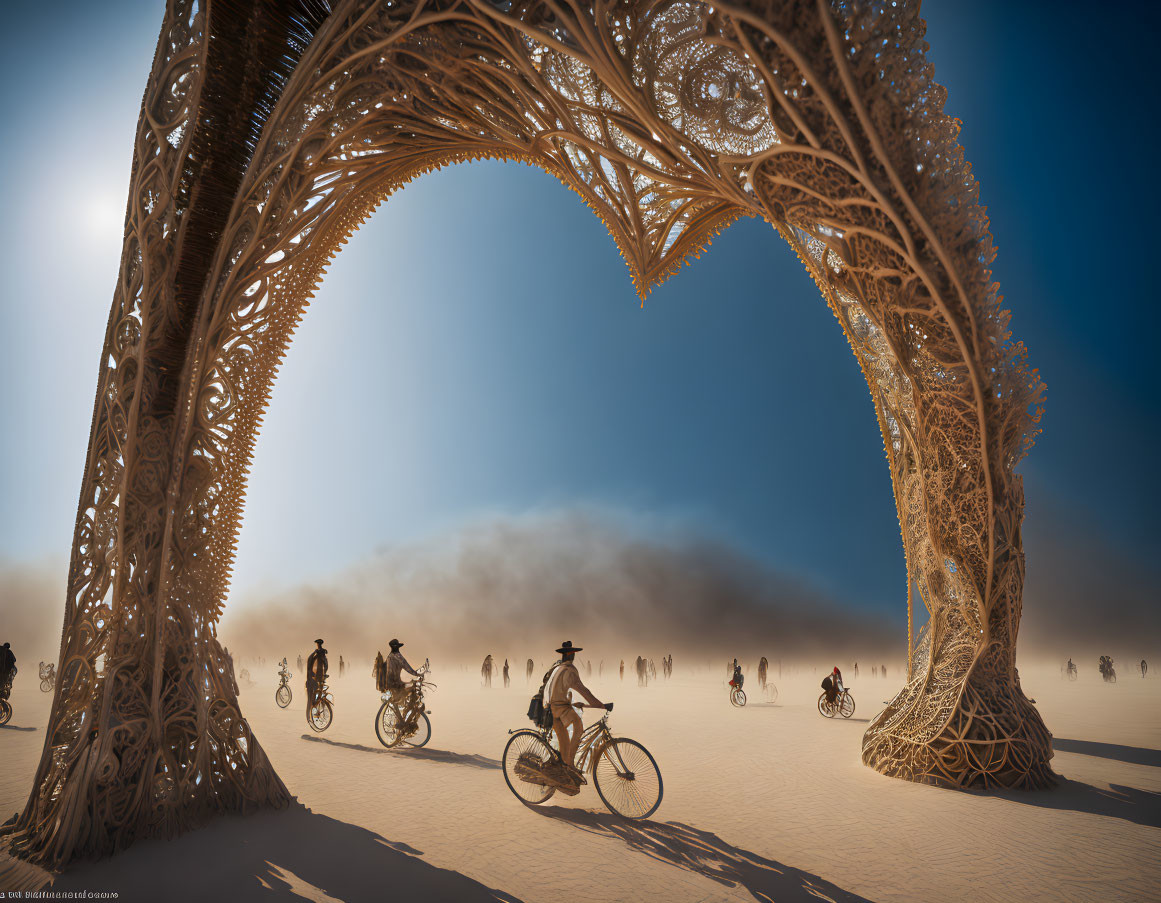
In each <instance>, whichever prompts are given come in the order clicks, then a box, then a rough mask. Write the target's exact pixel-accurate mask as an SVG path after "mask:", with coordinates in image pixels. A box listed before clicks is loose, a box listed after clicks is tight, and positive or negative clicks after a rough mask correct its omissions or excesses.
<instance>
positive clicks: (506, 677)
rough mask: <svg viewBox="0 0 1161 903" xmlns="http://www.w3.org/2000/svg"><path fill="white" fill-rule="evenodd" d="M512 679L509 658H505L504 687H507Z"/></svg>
mask: <svg viewBox="0 0 1161 903" xmlns="http://www.w3.org/2000/svg"><path fill="white" fill-rule="evenodd" d="M509 683H510V681H509V680H508V659H504V688H505V689H507V687H508V684H509Z"/></svg>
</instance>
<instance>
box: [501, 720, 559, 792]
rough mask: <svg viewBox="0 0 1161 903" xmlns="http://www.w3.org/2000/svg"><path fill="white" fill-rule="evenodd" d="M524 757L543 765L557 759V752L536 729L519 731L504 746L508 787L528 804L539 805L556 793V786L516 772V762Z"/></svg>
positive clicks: (505, 774) (505, 777)
mask: <svg viewBox="0 0 1161 903" xmlns="http://www.w3.org/2000/svg"><path fill="white" fill-rule="evenodd" d="M522 757H529V758H530V759H531V760H532V761H534V762H535V763H536V764H538V765H541V766H542V765H544V764H545V763H547V762H551V761H552V760H553V759H555V758H556V754H555V753H554V752H553V751H552V749H551V747H549V746H548V744H547V743H545V742H544V738H543V737H541V736H540V734H538V733H536V731H527V730H526V731H517V732H516V733H514V734H513V735H512V737H511V739H509V740H508V744H507V745H506V746H505V747H504V762H503V764H504V781H505V783H507V785H508V789H509V790H511V791H512V793H513V794H515V796H516V798H517V799H518V800H520V802H522V803H524V804H525V805H526V806H538V805H540V804H541V803H543V802H545V801H547V800H548V798H549V797H551V796H552V795H553V794H554V793H556V788H555V787H549V786H547V785H545V784H533V783H531V782H529V781H526V780H524V779H523V778H521V777H520V776H519V775H518V774H517V773H516V763H517V762H518V761H519V760H520V759H521V758H522Z"/></svg>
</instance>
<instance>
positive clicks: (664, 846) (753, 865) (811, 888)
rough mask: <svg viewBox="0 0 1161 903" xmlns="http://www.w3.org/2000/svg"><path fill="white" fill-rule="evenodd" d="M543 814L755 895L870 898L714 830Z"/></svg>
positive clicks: (797, 902)
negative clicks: (742, 846)
mask: <svg viewBox="0 0 1161 903" xmlns="http://www.w3.org/2000/svg"><path fill="white" fill-rule="evenodd" d="M533 811H534V812H536V813H537V814H539V815H542V816H544V817H545V818H555V819H558V820H560V821H565V822H568V823H570V824H572V825H574V826H576V827H577V828H580V829H581V830H582V831H587V832H589V833H590V834H600V835H604V836H606V837H616V838H618V839H619V840H623V841H624V842H625V843H627V844H628V845H629V846H630V847H631V848H633V849H634V850H637V851H639V852H641V853H643V854H645V855H646V856H648V857H650V858H651V859H656V860H658V861H660V862H665V863H668V864H669V865H673V866H676V867H678V868H682V869H685V870H686V871H690V872H694V873H696V874H698V875H701V876H702V877H705V878H709V879H710V880H711V881H716V882H717V883H719V884H724V885H726V886H728V887H737V886H741V887H744V888H745V889H746V890H747V891H749V892H750V894H752V895H753V896H754V898H755V899H758V900H777V901H778V903H819V901H820V900H822V901H827V900H829V901H831V903H871V901H869V900H868V899H867V898H866V897H860V896H858V895H857V894H853V893H851V892H850V891H846V890H843V889H842V888H841V887H838V886H837V885H835V884H832V883H831V882H830V881H826V880H824V879H822V878H819V877H818V876H817V875H812V874H810V873H809V872H804V871H802V870H801V869H796V868H791V867H789V866H786V865H783V864H782V863H780V862H775V861H774V860H772V859H766V858H764V857H762V856H759V855H757V854H756V853H751V852H750V851H748V850H743V849H740V848H738V847H734V846H731V845H730V844H728V843H726V842H725V841H724V840H722V839H721V838H720V837H718V836H717V835H716V834H712V833H710V832H709V831H701V830H698V829H697V828H694V827H692V826H690V825H685V824H682V823H681V822H674V821H671V822H664V823H662V822H653V821H643V822H630V821H625V820H624V819H622V818H618V817H617V816H614V815H607V814H605V813H602V812H588V811H585V810H583V809H564V808H561V807H560V806H538V807H535V808H533Z"/></svg>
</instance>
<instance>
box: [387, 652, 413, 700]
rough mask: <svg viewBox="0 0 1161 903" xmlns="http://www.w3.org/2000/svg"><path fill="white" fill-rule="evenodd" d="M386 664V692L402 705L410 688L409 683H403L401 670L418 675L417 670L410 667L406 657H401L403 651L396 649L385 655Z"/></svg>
mask: <svg viewBox="0 0 1161 903" xmlns="http://www.w3.org/2000/svg"><path fill="white" fill-rule="evenodd" d="M386 666H387V692H388V693H390V694H391V696H392V698H393V699H394V701H395V703H396V704H397V705H403V703H405V702H406V701H407V697H408V695H410V693H411V688H412V685H411V684H405V683H403V672H404V671H406V672H407V673H408V674H414V675H415V676H416V677H419V672H418V671H416V670H415V669H414V668H412V667H411V665H410V664H409V663H408V661H407V659H405V658H404V657H403V653H402V652H400V651H399V650H398V649H396V650H395V651H394V652H392V653H391V654H390V655H388V656H387V661H386Z"/></svg>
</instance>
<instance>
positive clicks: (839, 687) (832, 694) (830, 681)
mask: <svg viewBox="0 0 1161 903" xmlns="http://www.w3.org/2000/svg"><path fill="white" fill-rule="evenodd" d="M822 688H823V689H824V690H826V701H827V702H828V703H830V704H831V705H834V702H835V700H836V699H837V698H838V696H839V694H840V693H842V691H843V673H842V672H841V671H840V670H839V669H838V665H835V666H834V670H833V671H831V672H830V674H828V675H827V676H826V677H824V678H823V681H822Z"/></svg>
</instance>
